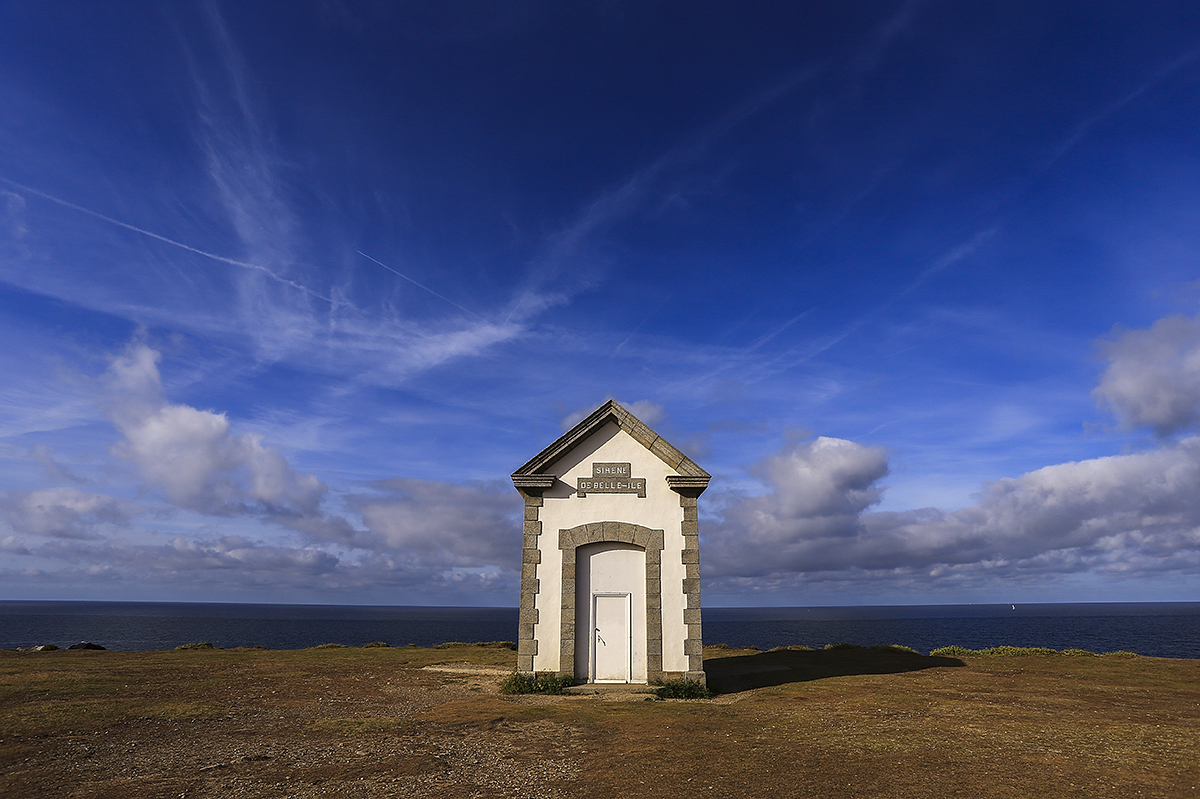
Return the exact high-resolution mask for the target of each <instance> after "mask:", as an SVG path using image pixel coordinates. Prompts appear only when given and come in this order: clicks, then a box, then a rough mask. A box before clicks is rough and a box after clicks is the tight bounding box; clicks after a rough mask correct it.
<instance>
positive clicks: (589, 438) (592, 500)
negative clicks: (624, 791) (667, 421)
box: [512, 400, 710, 683]
mask: <svg viewBox="0 0 1200 799" xmlns="http://www.w3.org/2000/svg"><path fill="white" fill-rule="evenodd" d="M709 479H710V477H709V474H708V472H706V471H704V470H703V469H701V468H700V467H699V466H697V465H696V464H695V463H694V462H693V461H692V460H691V459H690V458H688V457H687V456H686V455H684V454H683V453H681V452H680V451H679V450H677V449H675V447H673V446H671V445H670V444H669V443H667V442H666V441H665V440H664V439H663V438H662V437H661V436H659V435H658V434H657V433H655V432H654V431H653V430H651V429H650V428H649V427H647V426H646V425H645V424H643V423H642V422H641V421H640V420H638V419H637V418H636V417H635V416H634V415H633V414H631V413H630V412H629V411H628V410H626V409H625V408H624V407H622V406H621V405H619V404H618V403H617V402H615V401H612V400H610V401H608V402H606V403H604V404H603V405H601V406H600V407H599V408H597V409H596V410H595V411H594V412H592V414H591V415H590V416H588V417H587V418H586V419H584V420H583V421H582V422H580V423H579V424H577V425H575V426H574V427H573V428H571V429H570V430H569V431H567V432H566V433H565V434H564V435H563V436H562V437H560V438H559V439H558V440H557V441H555V442H554V443H553V444H551V445H550V446H548V447H546V449H544V450H542V451H541V452H539V453H538V454H537V456H536V457H534V458H533V460H531V461H529V462H528V463H526V464H525V465H524V466H522V467H521V468H520V469H518V470H517V471H516V472H514V473H513V475H512V481H513V485H514V486H515V487H516V489H517V491H518V492H520V494H521V496H522V497H523V498H524V500H525V532H524V543H523V545H522V546H523V549H522V558H521V610H520V630H519V634H518V637H519V641H518V645H517V668H518V670H519V671H522V672H526V673H530V672H542V673H545V672H552V673H558V674H562V675H573V676H574V678H575V680H576V681H577V682H593V683H646V682H655V681H658V680H662V679H670V678H676V677H683V678H686V679H691V680H697V681H699V682H704V666H703V652H702V646H703V644H702V641H701V635H700V543H699V529H698V524H699V522H698V519H697V515H696V514H697V498H698V497H699V496H700V494H702V493H703V492H704V489H706V488H707V487H708V481H709Z"/></svg>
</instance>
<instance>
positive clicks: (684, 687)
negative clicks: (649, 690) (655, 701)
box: [654, 680, 712, 699]
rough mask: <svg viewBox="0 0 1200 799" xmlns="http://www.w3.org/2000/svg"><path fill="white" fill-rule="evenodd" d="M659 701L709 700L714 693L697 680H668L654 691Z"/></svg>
mask: <svg viewBox="0 0 1200 799" xmlns="http://www.w3.org/2000/svg"><path fill="white" fill-rule="evenodd" d="M654 694H655V696H657V697H658V698H659V699H708V698H709V697H711V696H712V691H710V690H709V689H708V686H706V685H702V684H701V683H698V682H696V681H695V680H667V681H666V682H664V683H663V684H662V685H660V686H658V688H656V689H655V690H654Z"/></svg>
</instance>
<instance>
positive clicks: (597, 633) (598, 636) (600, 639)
mask: <svg viewBox="0 0 1200 799" xmlns="http://www.w3.org/2000/svg"><path fill="white" fill-rule="evenodd" d="M596 640H597V641H599V642H600V643H601V644H603V645H604V646H608V644H606V643H604V639H603V638H601V637H600V628H599V627H597V628H596Z"/></svg>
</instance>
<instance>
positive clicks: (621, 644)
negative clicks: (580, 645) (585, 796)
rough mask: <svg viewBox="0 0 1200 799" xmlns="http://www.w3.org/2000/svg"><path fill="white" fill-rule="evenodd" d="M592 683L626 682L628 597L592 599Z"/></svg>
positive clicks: (627, 595)
mask: <svg viewBox="0 0 1200 799" xmlns="http://www.w3.org/2000/svg"><path fill="white" fill-rule="evenodd" d="M592 619H593V620H594V621H593V623H592V681H593V682H629V653H630V639H629V626H630V625H629V594H596V595H594V596H593V597H592Z"/></svg>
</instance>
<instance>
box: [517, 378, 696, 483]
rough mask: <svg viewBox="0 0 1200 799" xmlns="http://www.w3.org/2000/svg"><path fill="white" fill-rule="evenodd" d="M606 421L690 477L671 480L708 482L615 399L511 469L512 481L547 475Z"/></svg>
mask: <svg viewBox="0 0 1200 799" xmlns="http://www.w3.org/2000/svg"><path fill="white" fill-rule="evenodd" d="M609 422H613V423H615V424H617V425H618V426H619V427H620V428H621V430H623V431H625V432H626V433H627V434H628V435H629V436H630V438H632V439H633V440H634V441H637V442H638V443H639V444H641V445H642V446H643V447H645V448H646V449H648V450H650V452H652V453H653V454H654V455H656V456H657V457H658V458H659V460H661V461H662V462H663V463H665V464H667V466H669V467H671V468H672V469H673V470H674V471H675V472H676V473H677V474H678V475H680V477H681V478H691V479H690V480H678V478H671V482H672V483H675V482H677V480H678V481H679V482H680V483H681V485H682V484H684V483H691V482H695V483H696V484H697V487H701V486H702V485H708V480H709V478H710V475H709V473H708V472H706V471H704V470H703V469H701V468H700V467H699V466H697V465H696V462H695V461H693V460H692V459H691V458H689V457H688V456H686V455H684V454H683V453H682V452H680V451H679V450H678V449H676V448H675V447H673V446H672V445H671V443H670V442H669V441H667V440H666V439H665V438H663V437H662V436H660V435H659V434H658V433H656V432H654V431H653V430H651V429H650V427H649V426H648V425H647V424H646V423H645V422H643V421H642V420H641V419H639V418H637V417H636V416H634V415H633V414H632V413H630V412H629V411H628V410H627V409H625V408H624V407H623V406H622V405H621V404H620V403H619V402H617V401H616V400H609V401H608V402H606V403H604V404H603V405H601V406H600V407H599V408H597V409H596V410H594V411H592V413H591V414H589V415H588V416H587V418H585V419H584V420H583V421H581V422H580V423H579V424H577V425H575V426H574V427H572V428H571V429H570V430H568V431H567V432H565V433H563V434H562V435H561V436H559V437H558V438H557V439H556V440H555V441H554V443H553V444H551V445H550V446H548V447H546V448H545V449H544V450H542V451H541V452H539V453H538V454H537V455H535V456H534V457H533V459H532V460H530V461H529V462H528V463H526V464H525V465H524V466H522V467H521V468H520V469H517V470H516V471H515V472H513V474H512V479H513V483H514V484H516V485H518V486H520V485H522V484H526V483H527V484H529V485H531V486H532V485H533V484H535V483H537V482H538V481H539V480H542V479H545V478H547V477H550V475H548V474H547V471H548V470H549V468H550V467H551V466H552V465H553V464H554V463H555V462H556V461H557V460H559V459H560V458H562V457H563V456H564V455H566V454H567V453H568V452H570V451H571V450H573V449H575V448H576V447H577V446H579V445H581V444H582V443H583V442H584V441H586V440H587V439H588V438H589V437H591V435H592V434H593V433H595V432H596V431H597V430H599V429H600V428H601V427H603V426H604V425H606V424H608V423H609Z"/></svg>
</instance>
